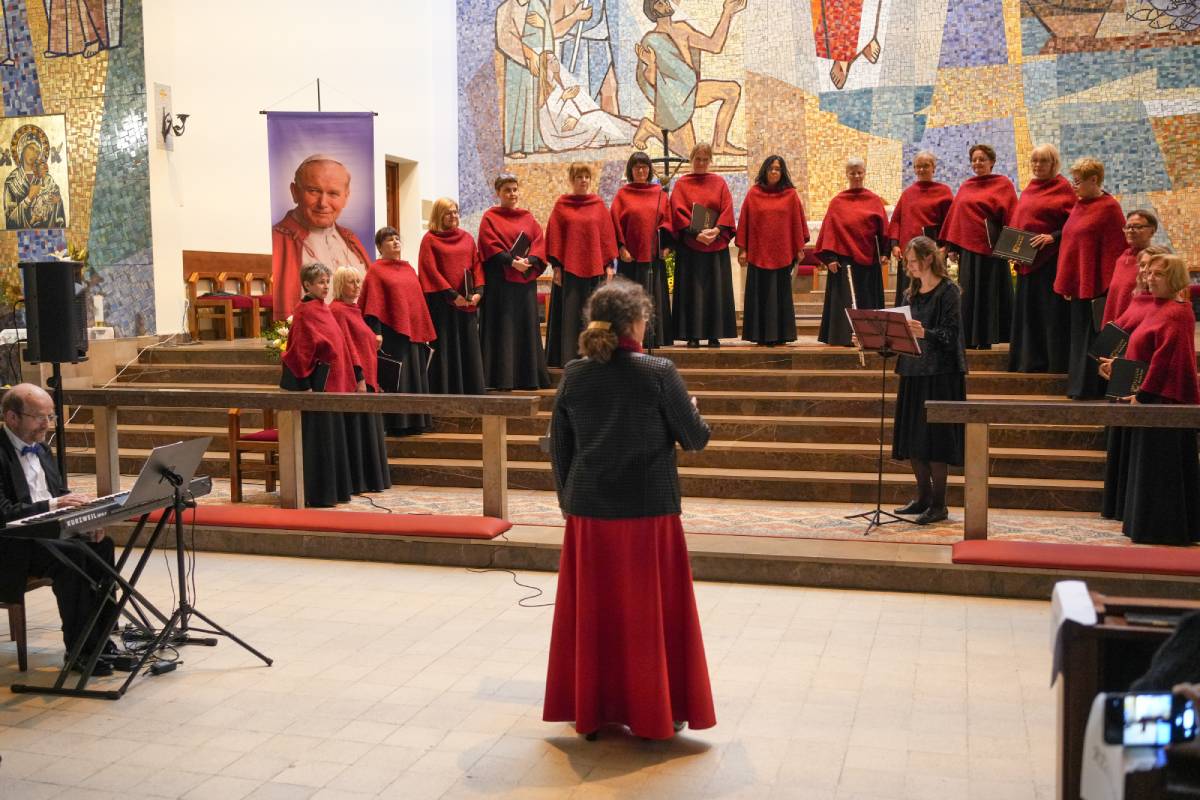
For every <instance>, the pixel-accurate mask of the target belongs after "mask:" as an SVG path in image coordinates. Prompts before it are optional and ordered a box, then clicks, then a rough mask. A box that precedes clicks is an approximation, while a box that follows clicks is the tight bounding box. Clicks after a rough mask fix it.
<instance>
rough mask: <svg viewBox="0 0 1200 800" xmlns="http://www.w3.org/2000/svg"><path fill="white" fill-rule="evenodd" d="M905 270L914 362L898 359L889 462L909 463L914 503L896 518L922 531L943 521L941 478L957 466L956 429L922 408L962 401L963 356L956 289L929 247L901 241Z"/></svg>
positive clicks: (927, 242) (924, 240)
mask: <svg viewBox="0 0 1200 800" xmlns="http://www.w3.org/2000/svg"><path fill="white" fill-rule="evenodd" d="M905 269H907V270H908V276H909V279H910V282H909V286H908V289H907V290H906V291H907V292H908V297H907V300H908V305H909V306H910V308H911V310H912V321H911V322H909V327H910V328H911V329H912V332H913V336H915V337H916V338H917V339H918V340H920V345H921V355H919V356H909V355H901V356H900V358H899V360H898V362H897V363H896V373H897V374H898V375H899V376H900V386H899V388H898V389H897V391H896V418H895V425H894V427H893V430H892V458H894V459H897V460H903V459H908V460H909V462H910V463H911V465H912V471H913V474H914V475H916V478H917V496H916V497H915V498H914V499H913V500H912V501H911V502H909V504H908V505H906V506H904V507H903V508H897V509H896V513H897V514H917V515H918V516H917V519H916V522H917V523H918V524H920V525H926V524H929V523H931V522H940V521H942V520H944V519H946V517H947V514H948V512H947V510H946V474H947V472H948V468H949V466H950V465H953V466H962V463H963V426H962V425H948V424H931V423H930V422H929V421H928V420H927V419H926V415H925V401H926V400H966V399H967V376H966V373H967V353H966V350H965V349H964V347H963V328H962V313H961V309H962V301H961V297H960V294H959V289H958V285H957V284H955V283H954V282H953V281H951V280H950V278H949V276H948V275H947V273H946V263H945V260H944V258H943V257H942V254H941V251H939V250H938V247H937V244H936V243H935V242H934V241H933V240H932V239H929V238H928V237H925V236H918V237H916V238H915V239H912V240H911V241H909V243H908V250H907V251H906V252H905Z"/></svg>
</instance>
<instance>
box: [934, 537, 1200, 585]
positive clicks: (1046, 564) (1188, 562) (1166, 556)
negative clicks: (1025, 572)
mask: <svg viewBox="0 0 1200 800" xmlns="http://www.w3.org/2000/svg"><path fill="white" fill-rule="evenodd" d="M952 551H953V556H952V558H951V560H952V561H953V562H954V563H955V564H984V565H987V566H992V567H1034V568H1040V569H1061V570H1072V571H1078V572H1088V571H1091V572H1133V573H1145V574H1151V575H1189V576H1193V575H1194V576H1200V547H1190V548H1189V547H1168V546H1165V545H1164V546H1160V547H1110V546H1104V545H1091V544H1046V543H1042V542H1004V541H994V540H987V541H969V542H956V543H955V544H954V546H953V548H952Z"/></svg>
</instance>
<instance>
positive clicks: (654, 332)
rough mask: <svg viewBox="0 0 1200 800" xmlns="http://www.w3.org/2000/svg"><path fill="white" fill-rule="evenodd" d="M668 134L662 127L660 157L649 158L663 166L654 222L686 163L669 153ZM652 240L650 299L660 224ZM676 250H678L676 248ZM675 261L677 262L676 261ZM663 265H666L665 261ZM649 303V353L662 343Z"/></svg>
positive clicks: (648, 270)
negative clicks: (660, 190)
mask: <svg viewBox="0 0 1200 800" xmlns="http://www.w3.org/2000/svg"><path fill="white" fill-rule="evenodd" d="M670 135H671V131H668V130H666V129H665V128H664V129H663V132H662V146H663V154H662V158H652V159H650V163H651V164H662V168H663V177H662V187H663V191H662V192H659V194H658V202H657V209H656V210H655V214H654V218H655V223H656V224H657V222H658V219H659V217H661V216H662V203H663V197H664V196H666V194H667V192H669V191H670V190H671V181H673V180H675V175H676V174H677V173H678V172H679V170H680V169H681V168H682V167H683V165H684V164H686V163H687V159H685V158H681V157H679V156H673V155H671V144H670ZM672 165H674V166H675V169H674V170H672V169H671V166H672ZM654 242H655V245H656V247H655V252H654V253H653V255H652V256H651V258H650V264H649V265H648V266H647V267H646V284H647V286H646V288H647V290H649V292H650V297H651V299H653V298H654V296H655V294H656V291H655V290H656V289H657V288H658V281H657V276H656V274H655V268H656V264H657V263H658V262H659V260H661V259H662V252H663V250H664V249H665V247H666V242H664V241H663V229H662V226H661V225H658V226H657V227H656V228H655V230H654ZM676 252H678V250H676ZM676 263H678V261H677V262H676ZM663 266H664V267H665V266H666V264H665V262H664V264H663ZM669 298H670V291H669V290H667V293H666V295H664V298H663V299H664V300H667V301H668V302H669ZM651 305H652V306H653V309H654V310H653V312H652V314H651V317H650V336H649V340H648V341H649V344H648V345H647V347H646V350H647V351H649V352H650V353H653V352H654V348H656V347H661V346H663V345H662V343H661V342H659V341H658V320H659V316H658V303H651ZM671 341H672V342H674V339H671Z"/></svg>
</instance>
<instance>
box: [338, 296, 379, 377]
mask: <svg viewBox="0 0 1200 800" xmlns="http://www.w3.org/2000/svg"><path fill="white" fill-rule="evenodd" d="M329 310H330V312H331V313H332V314H333V318H334V319H335V320H337V323H338V327H340V328H341V329H342V336H344V337H345V339H346V341H347V342H349V344H350V350H351V352H352V353H353V354H354V366H356V367H359V368H360V369H361V370H362V372H363V380H365V381H366V382H367V386H369V387H371V389H373V390H374V391H379V377H378V373H379V361H378V359H376V357H375V354H376V353H377V352H379V345H378V343H377V340H376V339H375V331H373V330H371V329H370V328H369V327H368V326H367V323H366V322H364V321H363V312H362V309H361V308H359V307H358V306H357V305H354V304H353V303H347V302H345V301H344V300H334V301H333V302H332V303H330V304H329Z"/></svg>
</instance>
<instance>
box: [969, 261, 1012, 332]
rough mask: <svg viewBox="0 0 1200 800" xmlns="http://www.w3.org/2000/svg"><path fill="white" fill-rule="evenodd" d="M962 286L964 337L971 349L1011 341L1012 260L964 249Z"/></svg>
mask: <svg viewBox="0 0 1200 800" xmlns="http://www.w3.org/2000/svg"><path fill="white" fill-rule="evenodd" d="M958 283H959V285H960V286H961V287H962V296H963V306H962V322H963V336H964V337H965V341H966V345H967V347H972V348H979V349H989V348H990V347H991V346H992V345H993V344H997V343H1000V342H1007V341H1008V340H1009V339H1010V338H1011V331H1012V316H1013V290H1012V273H1011V272H1010V271H1009V267H1008V261H1007V260H1005V259H1001V258H993V257H992V256H990V255H984V254H983V253H976V252H974V251H971V250H963V249H960V250H959V253H958Z"/></svg>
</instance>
